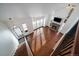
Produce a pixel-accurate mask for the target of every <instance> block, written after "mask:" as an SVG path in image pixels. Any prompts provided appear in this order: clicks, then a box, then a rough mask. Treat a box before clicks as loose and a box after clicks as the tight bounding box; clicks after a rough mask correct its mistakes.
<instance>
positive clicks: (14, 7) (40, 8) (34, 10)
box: [0, 3, 79, 21]
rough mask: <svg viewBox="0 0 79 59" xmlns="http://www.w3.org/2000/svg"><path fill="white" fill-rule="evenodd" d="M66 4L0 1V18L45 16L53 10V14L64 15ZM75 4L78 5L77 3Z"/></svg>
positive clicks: (4, 19)
mask: <svg viewBox="0 0 79 59" xmlns="http://www.w3.org/2000/svg"><path fill="white" fill-rule="evenodd" d="M66 5H67V4H65V3H0V20H3V21H7V20H8V18H12V17H14V18H26V17H28V16H30V17H33V16H35V17H38V16H46V15H49V14H52V13H53V12H57V13H56V14H55V15H57V14H58V15H61V14H62V15H61V16H64V14H65V13H67V12H66V11H67V10H66V9H65V7H66ZM75 5H76V6H77V7H78V5H79V4H75ZM64 10H65V11H64ZM59 12H60V13H59ZM63 12H64V13H63ZM64 17H65V16H64Z"/></svg>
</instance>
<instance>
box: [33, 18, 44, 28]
mask: <svg viewBox="0 0 79 59" xmlns="http://www.w3.org/2000/svg"><path fill="white" fill-rule="evenodd" d="M32 22H33V28H34V29H37V28H39V27H42V26H44V23H45V20H44V18H40V19H33V20H32Z"/></svg>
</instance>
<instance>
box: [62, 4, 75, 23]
mask: <svg viewBox="0 0 79 59" xmlns="http://www.w3.org/2000/svg"><path fill="white" fill-rule="evenodd" d="M75 7H76V5H74V4H67V6H66V9H69V10H70V11H69V13H68V16H67V17H66V19H65V21H64V23H66V21H67V20H68V18H69V17H70V16H71V14H72V12H73V11H74V8H75Z"/></svg>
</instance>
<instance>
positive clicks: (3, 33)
mask: <svg viewBox="0 0 79 59" xmlns="http://www.w3.org/2000/svg"><path fill="white" fill-rule="evenodd" d="M18 44H19V42H18V40H17V39H16V38H15V36H14V35H13V34H12V33H11V31H10V30H9V29H8V28H7V27H6V26H5V25H4V24H3V23H2V22H1V23H0V56H10V55H14V53H15V49H16V48H17V46H18Z"/></svg>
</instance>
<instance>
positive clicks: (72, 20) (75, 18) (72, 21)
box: [60, 9, 79, 34]
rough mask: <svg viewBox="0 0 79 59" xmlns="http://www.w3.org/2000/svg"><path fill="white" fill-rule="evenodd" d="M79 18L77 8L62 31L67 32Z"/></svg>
mask: <svg viewBox="0 0 79 59" xmlns="http://www.w3.org/2000/svg"><path fill="white" fill-rule="evenodd" d="M78 20H79V12H78V9H75V10H74V11H73V13H72V14H71V16H70V18H69V19H68V21H67V22H66V24H65V25H64V26H63V28H62V30H61V31H60V32H61V33H64V34H65V33H67V32H68V31H69V30H70V29H71V28H72V27H73V26H74V24H75V23H76V22H77V21H78Z"/></svg>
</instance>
